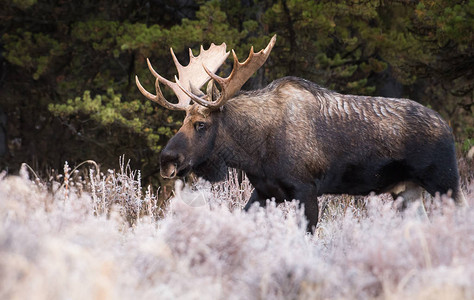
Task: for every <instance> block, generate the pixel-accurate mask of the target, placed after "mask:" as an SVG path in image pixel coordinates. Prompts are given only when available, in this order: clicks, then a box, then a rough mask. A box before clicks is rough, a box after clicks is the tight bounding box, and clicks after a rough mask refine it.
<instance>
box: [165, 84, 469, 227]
mask: <svg viewBox="0 0 474 300" xmlns="http://www.w3.org/2000/svg"><path fill="white" fill-rule="evenodd" d="M199 122H201V123H203V124H204V125H202V124H201V126H203V127H202V128H200V127H199V128H198V127H197V124H198V123H199ZM161 165H162V173H163V172H164V175H166V176H169V175H170V172H172V171H173V170H174V171H175V172H176V174H177V175H178V176H182V175H185V174H186V173H187V172H189V171H194V172H195V173H196V174H197V175H198V176H201V177H203V178H205V179H207V180H210V181H219V180H223V179H225V176H226V174H227V168H228V167H233V168H238V169H241V170H243V171H245V173H246V174H247V176H248V177H249V179H250V182H251V183H252V185H253V186H254V187H255V190H254V192H253V194H252V197H251V199H250V201H249V204H248V205H247V207H246V208H248V207H250V205H251V204H252V203H254V202H259V203H260V204H261V205H265V203H266V199H269V198H274V199H275V200H276V201H277V202H280V201H283V200H285V199H286V200H292V199H297V200H300V202H301V203H303V204H304V205H305V214H306V216H307V218H308V221H309V225H308V228H311V227H312V226H315V225H316V223H317V217H318V205H317V197H318V196H320V195H322V194H326V193H330V194H343V193H344V194H352V195H366V194H368V193H370V192H376V193H381V192H387V191H390V190H391V189H393V188H394V187H396V186H397V184H399V183H403V182H410V183H414V184H415V185H417V186H421V187H423V188H424V189H425V190H427V191H428V192H429V193H430V194H432V195H434V194H435V193H436V192H440V193H443V194H444V193H447V192H448V191H451V192H452V193H453V197H454V198H455V199H456V200H458V201H462V200H461V199H462V193H461V191H460V188H459V175H458V170H457V164H456V158H455V150H454V140H453V136H452V132H451V129H450V128H449V126H448V125H447V124H446V122H445V121H444V120H442V119H441V117H440V116H439V115H438V114H437V113H436V112H434V111H433V110H431V109H428V108H426V107H424V106H422V105H420V104H418V103H416V102H414V101H411V100H407V99H389V98H381V97H363V96H353V95H341V94H338V93H335V92H332V91H329V90H326V89H323V88H321V87H319V86H317V85H316V84H314V83H311V82H309V81H306V80H303V79H299V78H294V77H286V78H282V79H280V80H277V81H275V82H273V83H272V84H270V85H269V86H268V87H266V88H264V89H262V90H259V91H253V92H245V93H241V94H240V95H237V96H235V97H234V98H233V99H231V100H229V101H228V102H227V103H226V104H225V106H224V107H223V109H221V110H218V111H210V110H208V109H206V108H204V107H201V106H199V105H196V104H194V105H193V106H191V107H190V108H189V109H188V110H187V115H186V118H185V120H184V124H183V127H182V128H181V129H180V131H179V132H178V134H177V135H176V136H175V137H173V138H172V139H171V140H170V141H169V143H168V145H167V146H166V148H165V149H164V150H163V152H162V157H161ZM169 166H171V167H169ZM173 166H175V167H173ZM174 168H175V169H174ZM167 170H168V171H167ZM170 170H171V171H170Z"/></svg>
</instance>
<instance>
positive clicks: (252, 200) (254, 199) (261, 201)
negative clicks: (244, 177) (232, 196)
mask: <svg viewBox="0 0 474 300" xmlns="http://www.w3.org/2000/svg"><path fill="white" fill-rule="evenodd" d="M255 202H257V203H259V204H260V206H261V207H265V206H266V205H267V199H263V198H261V197H260V196H259V195H258V192H257V190H256V189H254V190H253V192H252V195H251V196H250V199H249V201H248V202H247V204H246V205H245V207H244V210H245V211H248V210H249V209H250V207H251V206H252V204H254V203H255Z"/></svg>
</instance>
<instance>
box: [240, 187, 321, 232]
mask: <svg viewBox="0 0 474 300" xmlns="http://www.w3.org/2000/svg"><path fill="white" fill-rule="evenodd" d="M292 199H296V200H299V202H300V206H301V205H304V214H305V216H306V219H307V221H308V225H307V226H306V231H308V232H311V233H312V232H313V231H314V229H315V228H316V225H317V224H318V217H319V205H318V198H317V196H316V192H315V191H314V190H313V188H312V187H308V188H305V187H300V188H299V189H298V193H296V194H295V195H293V196H292V197H288V200H292ZM255 202H257V203H259V204H260V207H265V206H266V204H267V198H264V197H260V196H259V193H258V192H257V190H256V189H254V190H253V192H252V195H251V196H250V199H249V201H248V202H247V204H246V205H245V207H244V210H245V211H248V210H249V209H250V207H251V206H252V205H253V204H254V203H255Z"/></svg>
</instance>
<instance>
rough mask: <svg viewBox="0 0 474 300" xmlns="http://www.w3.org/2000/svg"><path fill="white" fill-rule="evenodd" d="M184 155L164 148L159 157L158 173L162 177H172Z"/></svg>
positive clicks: (180, 164) (178, 168)
mask: <svg viewBox="0 0 474 300" xmlns="http://www.w3.org/2000/svg"><path fill="white" fill-rule="evenodd" d="M183 161H184V156H183V155H182V154H181V153H177V152H175V151H170V150H167V149H164V150H163V152H162V153H161V157H160V164H161V168H160V173H161V176H162V177H163V178H174V177H176V175H177V174H178V171H179V170H180V169H181V167H182V164H183Z"/></svg>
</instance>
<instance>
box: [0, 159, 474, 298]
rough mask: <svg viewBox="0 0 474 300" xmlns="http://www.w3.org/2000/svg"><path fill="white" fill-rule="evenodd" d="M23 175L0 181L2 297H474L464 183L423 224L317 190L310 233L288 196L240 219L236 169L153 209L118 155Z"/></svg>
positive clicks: (473, 200)
mask: <svg viewBox="0 0 474 300" xmlns="http://www.w3.org/2000/svg"><path fill="white" fill-rule="evenodd" d="M27 174H28V172H27V171H26V170H23V172H22V175H21V176H5V175H4V174H3V175H1V176H0V177H1V178H0V222H1V223H0V299H31V298H35V299H473V298H474V184H472V183H471V184H470V185H467V186H466V187H465V191H464V192H465V194H466V196H467V199H468V202H469V204H470V208H463V209H460V208H458V207H455V206H454V205H453V203H452V202H451V200H450V199H445V198H441V199H440V198H437V199H434V200H433V201H428V202H427V210H428V215H429V221H427V220H425V219H422V218H420V217H419V215H418V214H417V212H416V211H417V207H416V206H417V205H418V204H416V203H415V204H414V205H413V206H411V207H409V208H408V209H407V210H405V211H404V212H403V213H401V212H399V211H398V210H397V208H396V206H397V202H396V201H395V202H394V201H393V200H392V199H391V197H390V196H386V195H382V196H369V197H364V198H357V199H354V198H353V197H348V196H337V197H336V196H326V197H323V199H322V200H321V201H320V205H321V208H323V209H322V211H323V212H322V213H321V221H320V223H319V225H318V229H317V231H316V234H315V235H314V236H311V235H308V234H307V233H306V232H305V226H306V223H305V222H306V221H305V219H304V215H303V212H302V211H301V210H298V209H296V205H295V203H294V202H291V203H286V204H284V205H280V206H276V205H275V204H274V203H271V202H270V203H269V205H268V206H267V207H266V208H259V207H253V208H252V209H251V211H250V212H249V213H244V212H242V211H241V208H242V206H243V205H244V204H245V202H246V200H247V199H248V197H249V196H250V192H251V185H250V184H249V182H248V181H247V180H246V179H244V180H243V182H242V183H239V181H238V180H237V176H236V175H235V174H234V173H231V174H230V175H231V176H230V179H229V180H228V181H227V182H226V183H222V184H219V185H214V186H211V185H210V184H207V183H203V182H198V183H197V184H196V185H195V186H193V187H185V188H184V189H182V190H181V188H178V189H177V192H176V195H175V196H174V198H173V199H172V200H171V201H170V204H169V205H167V206H165V208H164V209H163V206H162V205H161V204H160V203H158V200H157V198H156V196H155V194H156V191H152V190H151V189H144V188H143V187H142V186H141V185H140V173H139V172H134V171H132V170H130V168H129V167H128V166H127V165H126V164H124V162H123V161H122V162H121V164H120V169H119V170H118V171H117V172H115V171H108V172H106V174H102V173H100V171H98V170H97V168H96V167H94V166H92V167H91V168H90V170H89V172H88V175H87V176H86V177H81V176H79V175H78V174H77V172H75V171H73V170H70V168H69V167H68V166H67V165H66V166H65V170H64V174H63V177H62V178H59V181H57V180H56V179H54V180H51V181H50V182H49V183H48V184H47V183H44V182H40V181H38V180H33V179H29V178H28V175H27ZM30 174H31V173H30ZM33 177H34V176H33ZM33 177H32V178H33ZM144 191H145V192H144Z"/></svg>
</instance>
